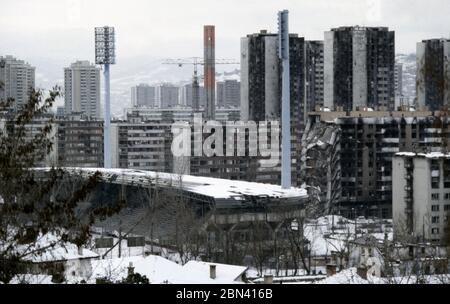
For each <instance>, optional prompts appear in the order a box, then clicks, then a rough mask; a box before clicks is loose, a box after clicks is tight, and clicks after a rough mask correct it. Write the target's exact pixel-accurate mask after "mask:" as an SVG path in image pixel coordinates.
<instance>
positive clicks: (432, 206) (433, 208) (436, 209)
mask: <svg viewBox="0 0 450 304" xmlns="http://www.w3.org/2000/svg"><path fill="white" fill-rule="evenodd" d="M431 211H439V205H431Z"/></svg>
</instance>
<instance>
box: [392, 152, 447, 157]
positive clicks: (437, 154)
mask: <svg viewBox="0 0 450 304" xmlns="http://www.w3.org/2000/svg"><path fill="white" fill-rule="evenodd" d="M395 156H403V157H425V158H450V153H443V152H430V153H415V152H398V153H395Z"/></svg>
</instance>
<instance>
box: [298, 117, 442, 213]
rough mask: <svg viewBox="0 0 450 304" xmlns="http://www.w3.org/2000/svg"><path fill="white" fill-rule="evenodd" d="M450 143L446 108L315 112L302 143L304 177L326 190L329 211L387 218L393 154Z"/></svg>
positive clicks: (423, 150) (424, 149) (389, 205)
mask: <svg viewBox="0 0 450 304" xmlns="http://www.w3.org/2000/svg"><path fill="white" fill-rule="evenodd" d="M333 136H336V137H338V138H333ZM449 148H450V120H449V118H448V116H446V115H445V113H440V112H429V111H414V112H402V111H397V112H383V111H354V112H350V113H347V112H337V111H336V112H316V113H311V115H310V117H309V122H308V124H307V129H306V132H305V135H304V137H303V146H302V165H303V166H302V170H303V171H304V172H303V175H304V176H306V179H305V180H304V181H305V182H306V183H307V184H310V185H312V186H319V187H321V189H322V190H326V192H327V193H324V194H323V197H325V198H326V199H325V201H323V203H324V204H327V205H329V206H330V208H329V209H327V211H331V210H336V209H339V210H340V212H341V213H342V214H343V215H345V216H355V215H366V216H380V217H384V218H386V217H390V216H391V214H392V156H393V155H394V154H395V153H397V152H402V151H414V152H424V153H427V152H436V151H448V149H449ZM336 182H337V183H339V184H340V185H336V184H335V183H336ZM333 183H334V185H333Z"/></svg>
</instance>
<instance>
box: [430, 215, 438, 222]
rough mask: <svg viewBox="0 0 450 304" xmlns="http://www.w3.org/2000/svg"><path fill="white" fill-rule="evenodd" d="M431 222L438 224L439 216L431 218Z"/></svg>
mask: <svg viewBox="0 0 450 304" xmlns="http://www.w3.org/2000/svg"><path fill="white" fill-rule="evenodd" d="M431 222H432V223H433V224H438V223H439V216H432V217H431Z"/></svg>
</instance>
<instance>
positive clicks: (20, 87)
mask: <svg viewBox="0 0 450 304" xmlns="http://www.w3.org/2000/svg"><path fill="white" fill-rule="evenodd" d="M0 83H2V85H3V88H2V87H0V100H6V99H8V98H13V99H14V102H13V105H12V107H13V108H14V109H15V110H19V109H20V108H21V107H23V106H24V105H25V104H26V103H27V102H28V99H29V94H30V92H31V90H32V89H34V86H35V67H33V66H31V65H30V64H28V63H26V62H24V61H23V60H18V59H16V58H14V57H13V56H9V55H7V56H5V57H3V56H0Z"/></svg>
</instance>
